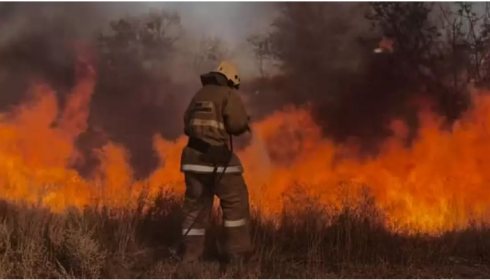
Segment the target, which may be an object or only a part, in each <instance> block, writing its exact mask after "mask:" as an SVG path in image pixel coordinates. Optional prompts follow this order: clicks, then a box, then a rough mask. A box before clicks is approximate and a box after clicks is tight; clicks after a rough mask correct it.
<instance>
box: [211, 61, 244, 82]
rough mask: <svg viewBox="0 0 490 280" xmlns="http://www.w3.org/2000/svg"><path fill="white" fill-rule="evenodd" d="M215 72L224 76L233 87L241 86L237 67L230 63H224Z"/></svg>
mask: <svg viewBox="0 0 490 280" xmlns="http://www.w3.org/2000/svg"><path fill="white" fill-rule="evenodd" d="M214 72H217V73H221V74H223V75H224V76H225V77H226V79H228V81H230V82H231V83H232V84H233V86H238V85H240V75H239V74H238V70H237V68H236V67H235V65H234V64H233V63H231V62H229V61H222V62H221V63H220V64H219V65H218V67H217V68H216V70H215V71H214Z"/></svg>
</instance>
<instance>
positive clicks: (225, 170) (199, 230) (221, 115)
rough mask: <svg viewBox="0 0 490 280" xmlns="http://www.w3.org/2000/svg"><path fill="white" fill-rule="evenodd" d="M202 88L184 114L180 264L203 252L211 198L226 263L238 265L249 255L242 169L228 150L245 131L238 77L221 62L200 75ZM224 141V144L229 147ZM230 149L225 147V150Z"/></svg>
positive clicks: (246, 121)
mask: <svg viewBox="0 0 490 280" xmlns="http://www.w3.org/2000/svg"><path fill="white" fill-rule="evenodd" d="M200 78H201V83H202V85H203V87H202V88H201V89H200V90H199V91H198V92H197V93H196V94H195V95H194V97H193V98H192V100H191V102H190V104H189V106H188V107H187V109H186V111H185V114H184V132H185V134H186V135H187V136H188V144H187V146H186V147H185V148H184V149H183V151H182V156H181V172H183V173H184V175H185V184H186V192H185V199H184V205H183V212H184V221H183V226H182V235H183V236H182V238H183V240H182V245H183V252H182V262H183V263H193V262H195V261H197V260H199V258H200V257H201V255H202V253H203V251H204V238H205V233H206V232H205V231H206V226H207V223H208V219H209V216H210V212H211V210H212V205H213V198H214V195H216V196H217V197H218V198H219V199H220V205H221V209H222V212H223V226H224V230H225V235H224V236H225V242H224V245H225V250H226V253H227V259H228V260H229V261H243V260H244V259H245V258H246V256H248V255H250V252H251V251H252V244H251V236H250V231H249V216H250V214H249V197H248V190H247V186H246V184H245V181H244V179H243V176H242V173H243V166H242V164H241V162H240V159H239V158H238V157H237V155H236V154H235V153H234V152H233V151H232V147H229V146H232V139H231V136H232V135H233V136H238V135H241V134H243V133H245V132H247V131H248V130H249V129H250V128H249V117H248V115H247V112H246V111H245V106H244V104H243V102H242V100H241V98H240V96H239V93H238V89H239V86H240V77H239V74H238V71H237V69H236V67H235V66H234V65H233V64H232V63H230V62H227V61H223V62H221V63H220V64H219V66H218V67H217V68H216V70H215V71H212V72H209V73H207V74H203V75H201V77H200ZM229 142H230V143H229ZM228 144H230V145H228Z"/></svg>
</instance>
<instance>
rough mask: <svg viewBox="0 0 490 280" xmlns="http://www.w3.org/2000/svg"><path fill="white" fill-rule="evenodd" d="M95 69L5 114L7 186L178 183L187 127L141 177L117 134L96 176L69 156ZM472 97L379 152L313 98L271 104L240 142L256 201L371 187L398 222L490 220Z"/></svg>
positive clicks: (91, 195) (399, 131)
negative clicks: (360, 151)
mask: <svg viewBox="0 0 490 280" xmlns="http://www.w3.org/2000/svg"><path fill="white" fill-rule="evenodd" d="M92 70H93V69H92ZM95 81H96V73H95V71H89V72H88V74H87V73H85V75H81V78H80V80H79V83H78V86H77V87H75V89H74V91H73V93H72V94H71V95H70V98H69V100H68V103H67V106H66V109H65V111H64V112H61V114H59V112H58V108H57V103H56V98H55V94H54V92H53V91H52V89H50V88H49V87H48V86H46V85H36V86H34V87H33V88H32V90H31V92H32V99H31V100H30V102H27V103H25V104H23V105H22V106H20V107H19V108H17V109H16V110H14V111H13V112H10V113H9V114H3V115H1V116H0V139H1V141H0V181H1V184H2V186H3V187H2V192H1V194H0V197H1V198H3V199H6V200H10V201H18V202H21V201H22V202H28V203H34V204H41V205H46V206H49V207H50V208H51V209H52V210H53V211H63V210H64V209H66V207H69V206H71V207H78V208H81V207H84V206H87V205H93V204H94V203H103V204H105V205H109V206H114V207H131V206H132V205H135V203H136V198H137V197H138V195H140V194H141V192H142V191H143V190H148V191H149V193H150V195H154V194H156V193H157V192H158V191H159V190H160V189H166V190H170V191H173V192H177V193H182V192H183V190H184V184H183V175H182V174H181V173H180V172H179V163H180V152H181V149H182V148H183V147H184V145H185V143H186V139H185V137H181V138H179V139H177V140H176V141H166V140H164V139H162V138H161V137H159V136H155V138H154V149H155V151H156V152H157V153H158V154H159V155H160V158H161V166H160V168H159V169H158V170H157V171H155V172H154V173H153V174H152V175H151V176H150V177H149V178H148V179H147V180H145V181H140V182H135V181H134V179H133V176H132V170H131V167H130V165H129V164H128V156H129V155H128V154H127V152H126V151H125V150H124V148H123V147H120V146H117V145H115V144H113V143H110V144H108V145H106V146H105V147H104V148H103V149H101V150H100V151H97V152H98V155H99V157H100V159H101V161H102V165H101V168H100V170H99V171H98V176H97V178H96V179H95V180H93V181H88V180H85V179H83V178H81V177H80V176H79V175H78V174H77V172H76V171H75V170H73V169H71V168H69V167H68V166H70V163H71V161H72V160H73V159H74V158H75V157H77V156H80V155H78V154H77V151H76V149H75V148H74V145H73V143H74V140H75V138H76V137H77V136H78V135H79V134H80V133H81V132H83V131H84V130H85V129H86V128H87V124H86V120H87V117H88V105H89V104H90V99H91V95H92V92H93V87H94V85H95ZM474 101H475V102H474V108H473V109H472V110H471V111H469V112H468V113H467V114H466V115H465V116H464V117H463V118H462V119H461V120H460V121H459V122H458V123H457V124H455V125H454V127H453V128H452V130H451V131H445V130H443V129H441V128H440V125H441V122H442V119H441V118H439V117H438V116H436V115H434V114H431V113H430V112H426V111H423V112H421V113H420V116H419V117H420V120H421V123H422V125H421V127H420V130H419V135H418V138H417V139H416V140H415V141H414V143H413V145H412V146H411V147H407V146H405V145H404V144H403V143H404V139H405V137H406V135H407V129H406V127H405V126H404V123H403V122H401V121H398V120H394V121H393V122H392V124H391V126H390V127H391V128H392V130H393V132H394V133H393V137H391V138H390V139H387V140H386V141H385V142H384V143H383V145H382V149H381V152H380V153H379V154H378V155H377V156H376V157H373V158H370V159H365V160H360V159H359V157H357V156H356V150H355V147H354V146H350V145H338V144H335V143H333V142H331V141H329V139H325V138H323V137H322V134H321V131H320V128H319V126H318V125H317V124H316V123H315V122H314V121H313V119H312V118H311V116H310V114H309V112H308V110H307V109H302V108H287V109H285V110H283V111H280V112H276V113H274V114H272V115H271V116H269V117H268V118H267V119H265V120H263V121H261V122H258V123H256V124H254V127H253V141H252V144H251V145H250V146H249V147H247V148H246V149H244V150H242V151H239V152H238V153H239V156H240V158H241V159H242V162H243V164H244V166H245V169H246V173H245V179H246V181H247V183H248V185H249V189H250V196H251V201H252V204H253V207H256V208H259V209H260V210H261V213H263V214H264V215H265V216H270V217H273V216H274V215H275V214H276V213H279V212H280V211H281V210H282V208H283V207H284V206H285V204H284V203H285V196H287V195H291V194H292V193H293V190H294V188H298V187H299V188H300V189H301V190H302V191H303V192H304V193H305V194H306V195H307V196H309V197H313V198H315V199H316V200H317V201H319V202H320V203H321V205H324V206H325V207H328V208H329V209H330V211H340V209H341V208H342V207H343V206H344V205H345V204H346V203H347V204H348V203H354V202H355V201H357V200H359V199H360V198H361V189H362V188H367V189H369V191H370V194H371V195H372V196H374V198H375V201H376V206H377V207H378V209H379V210H381V211H382V212H383V213H384V214H385V217H386V218H385V224H386V226H387V227H388V228H390V229H392V230H394V231H397V230H409V231H410V232H415V231H422V232H426V233H436V232H441V231H445V230H452V229H456V228H461V227H465V226H467V225H468V223H470V222H471V221H472V220H473V219H476V220H480V221H484V222H486V221H488V219H489V216H488V210H487V209H488V202H489V201H490V191H489V190H488V188H487V184H488V183H490V172H488V171H489V170H490V123H489V121H488V120H490V97H489V96H486V95H479V96H477V97H475V100H474ZM58 115H59V116H61V117H60V119H59V120H57V125H56V126H53V125H52V123H53V122H54V121H55V120H56V118H57V116H58ZM353 201H354V202H353ZM302 206H303V204H297V205H296V206H291V205H288V207H302Z"/></svg>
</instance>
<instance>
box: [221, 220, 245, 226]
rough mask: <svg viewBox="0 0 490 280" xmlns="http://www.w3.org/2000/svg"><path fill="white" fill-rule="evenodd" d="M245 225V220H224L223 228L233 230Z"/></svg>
mask: <svg viewBox="0 0 490 280" xmlns="http://www.w3.org/2000/svg"><path fill="white" fill-rule="evenodd" d="M246 224H247V220H245V219H240V220H235V221H231V220H224V226H225V227H227V228H233V227H241V226H244V225H246Z"/></svg>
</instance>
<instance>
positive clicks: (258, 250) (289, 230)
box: [0, 194, 490, 278]
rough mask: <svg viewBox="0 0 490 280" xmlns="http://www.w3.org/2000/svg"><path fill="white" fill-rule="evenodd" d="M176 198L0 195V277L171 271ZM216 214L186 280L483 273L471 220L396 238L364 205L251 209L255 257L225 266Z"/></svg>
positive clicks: (483, 231) (483, 247) (486, 251)
mask: <svg viewBox="0 0 490 280" xmlns="http://www.w3.org/2000/svg"><path fill="white" fill-rule="evenodd" d="M143 204H144V202H143V200H142V202H141V203H140V205H143ZM180 205H181V198H180V197H178V196H173V195H168V194H167V195H161V196H160V197H159V198H158V199H156V200H155V201H154V203H153V204H152V206H151V207H149V208H147V209H146V210H143V207H139V208H138V209H133V210H127V209H126V210H125V209H106V208H100V207H99V208H97V207H92V208H87V209H84V210H83V211H79V210H75V209H70V210H67V211H66V212H64V213H62V214H55V213H52V212H50V211H49V210H47V209H44V208H41V207H32V206H30V207H28V206H21V205H19V204H15V205H14V204H11V203H7V202H2V203H1V204H0V278H174V277H175V274H174V272H175V271H176V268H177V264H178V262H177V260H176V259H175V258H174V257H173V256H172V254H171V253H170V251H169V248H170V247H171V246H173V245H174V244H176V243H178V240H179V236H180V229H181V228H180V221H181V218H182V215H181V213H180ZM216 217H217V216H215V217H214V219H213V222H212V225H210V228H209V230H208V232H209V234H208V237H207V251H206V259H205V260H204V261H203V262H202V263H200V264H198V265H196V269H192V271H190V272H189V273H190V274H189V275H187V277H189V278H486V277H488V276H489V275H490V265H488V263H489V261H490V229H487V228H484V227H483V228H482V227H476V226H475V227H471V228H469V229H465V230H461V231H454V232H447V233H445V234H443V235H442V236H439V237H430V236H424V235H421V234H419V235H410V236H407V235H397V234H394V233H392V232H390V231H388V230H386V229H385V228H384V227H383V226H382V225H381V223H379V222H378V221H379V215H378V214H376V213H375V212H374V211H370V210H367V209H366V208H363V207H357V208H345V209H344V211H343V212H342V213H341V214H340V215H336V216H331V215H330V216H329V215H328V213H325V212H324V211H323V210H319V208H316V207H313V206H311V207H308V208H305V209H304V210H302V211H300V212H298V211H296V212H288V211H284V212H283V214H282V217H281V218H280V221H279V223H276V224H272V223H270V222H265V221H263V219H259V217H260V213H254V214H253V217H254V218H253V228H252V235H253V239H254V246H255V253H254V257H253V259H252V260H251V262H250V263H249V264H248V265H247V266H246V268H245V269H244V270H241V271H239V270H235V269H233V268H230V269H229V270H228V271H227V272H225V273H223V272H220V270H219V265H218V261H217V256H218V255H219V248H220V246H219V244H220V243H219V242H218V240H220V236H221V235H220V226H219V222H218V221H219V219H217V218H216ZM376 217H378V218H376Z"/></svg>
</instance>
